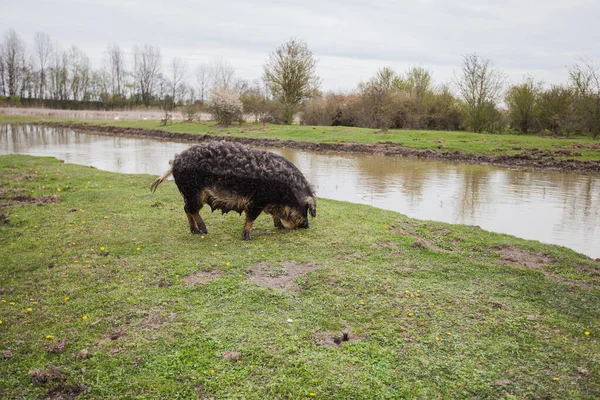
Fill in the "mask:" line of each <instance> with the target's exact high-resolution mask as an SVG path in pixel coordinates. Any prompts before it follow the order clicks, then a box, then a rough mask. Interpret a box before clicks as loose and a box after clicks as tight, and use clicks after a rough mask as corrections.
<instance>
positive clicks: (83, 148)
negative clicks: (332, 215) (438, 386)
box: [0, 125, 600, 258]
mask: <svg viewBox="0 0 600 400" xmlns="http://www.w3.org/2000/svg"><path fill="white" fill-rule="evenodd" d="M189 146H190V144H188V143H177V142H167V141H158V140H151V139H136V138H125V137H115V136H105V135H98V134H91V133H84V132H80V131H74V130H72V129H64V128H49V127H40V126H32V125H0V154H7V153H18V154H30V155H39V156H53V157H56V158H59V159H61V160H64V161H65V162H67V163H75V164H82V165H90V166H94V167H96V168H98V169H102V170H107V171H114V172H121V173H135V174H152V175H159V174H162V173H163V172H164V171H165V170H167V169H168V161H169V160H170V159H172V158H173V156H174V155H175V154H176V153H178V152H180V151H182V150H184V149H186V148H187V147H189ZM270 150H271V151H273V152H275V153H278V154H281V155H283V156H284V157H286V158H287V159H289V160H290V161H292V162H293V163H294V164H295V165H296V166H297V167H298V168H299V169H300V170H301V171H302V172H303V173H304V175H305V176H306V178H307V179H308V181H309V182H310V183H312V184H313V185H314V186H315V188H316V191H317V196H318V197H322V198H329V199H335V200H343V201H350V202H354V203H361V204H368V205H372V206H374V207H379V208H384V209H388V210H393V211H398V212H400V213H402V214H406V215H408V216H410V217H413V218H419V219H425V220H434V221H443V222H449V223H453V224H466V225H478V226H480V227H481V228H483V229H486V230H490V231H494V232H500V233H508V234H511V235H515V236H518V237H522V238H526V239H534V240H539V241H541V242H544V243H553V244H559V245H563V246H565V247H569V248H572V249H574V250H576V251H579V252H581V253H583V254H586V255H588V256H590V257H593V258H596V257H600V176H594V175H586V174H576V173H565V172H558V171H547V170H535V169H526V170H516V169H508V168H500V167H492V166H486V165H475V164H463V163H452V162H446V161H431V160H420V159H414V158H403V157H386V156H378V155H361V154H341V153H323V152H310V151H304V150H295V149H270ZM150 183H151V180H149V184H150Z"/></svg>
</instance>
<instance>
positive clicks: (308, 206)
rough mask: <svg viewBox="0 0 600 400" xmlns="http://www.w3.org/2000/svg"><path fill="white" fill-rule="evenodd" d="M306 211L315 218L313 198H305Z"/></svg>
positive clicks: (315, 203)
mask: <svg viewBox="0 0 600 400" xmlns="http://www.w3.org/2000/svg"><path fill="white" fill-rule="evenodd" d="M306 209H307V210H308V212H309V213H310V215H311V216H312V217H316V216H317V201H316V200H315V198H314V197H307V198H306Z"/></svg>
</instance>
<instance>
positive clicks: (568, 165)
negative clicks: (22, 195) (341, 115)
mask: <svg viewBox="0 0 600 400" xmlns="http://www.w3.org/2000/svg"><path fill="white" fill-rule="evenodd" d="M34 124H36V125H43V126H52V127H61V128H70V129H75V130H80V131H85V132H90V133H98V134H106V135H115V136H125V137H139V138H155V139H163V140H171V141H178V142H190V143H201V142H205V141H210V140H226V141H230V142H238V143H243V144H248V145H253V146H261V147H276V148H284V147H285V148H292V149H299V150H311V151H333V152H345V153H361V154H380V155H386V156H402V157H416V158H426V159H433V160H446V161H458V162H467V163H473V164H489V165H496V166H503V167H517V168H521V167H534V168H543V169H554V170H561V171H577V172H587V173H594V174H598V173H600V161H578V160H574V159H567V160H559V159H556V158H555V157H554V156H555V155H556V156H564V154H562V153H556V154H555V153H552V152H549V151H540V150H537V149H533V150H524V151H523V152H522V153H520V154H516V155H502V156H486V155H474V154H467V153H461V152H459V151H453V152H445V153H442V152H436V151H433V150H429V149H428V150H421V149H413V148H409V147H404V146H401V145H398V144H395V143H390V142H381V143H378V144H359V143H314V142H304V141H294V140H281V139H263V138H239V137H232V136H215V135H201V134H191V133H174V132H166V131H161V130H158V129H141V128H125V127H117V126H103V125H91V124H79V123H63V122H36V123H34Z"/></svg>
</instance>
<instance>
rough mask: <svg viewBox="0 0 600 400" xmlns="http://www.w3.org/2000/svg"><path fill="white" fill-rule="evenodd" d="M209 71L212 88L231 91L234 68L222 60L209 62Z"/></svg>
mask: <svg viewBox="0 0 600 400" xmlns="http://www.w3.org/2000/svg"><path fill="white" fill-rule="evenodd" d="M209 69H210V71H211V73H212V82H213V88H215V87H218V88H223V89H231V88H232V87H233V84H234V79H235V68H233V66H232V65H231V64H230V63H229V62H228V61H226V60H224V59H222V58H217V59H214V60H213V61H211V62H210V66H209Z"/></svg>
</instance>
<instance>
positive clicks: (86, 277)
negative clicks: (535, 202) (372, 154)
mask: <svg viewBox="0 0 600 400" xmlns="http://www.w3.org/2000/svg"><path fill="white" fill-rule="evenodd" d="M175 127H176V126H173V127H170V128H169V129H175ZM289 129H290V130H293V129H294V127H290V128H289ZM154 178H155V177H153V176H145V175H122V174H115V173H109V172H103V171H99V170H96V169H93V168H90V167H83V166H76V165H68V164H62V163H60V162H59V161H57V160H55V159H53V158H35V157H28V156H16V155H8V156H0V298H1V301H2V302H1V303H0V320H1V321H2V323H1V324H0V338H1V341H0V398H3V399H16V398H20V399H36V398H44V397H45V396H46V397H47V398H59V397H57V396H63V397H60V398H75V396H77V395H79V396H80V397H79V398H89V399H97V398H114V399H117V398H147V399H155V398H165V399H177V398H184V399H195V398H216V399H223V398H240V399H277V398H294V399H298V398H322V399H349V398H352V399H374V398H378V399H397V398H422V399H436V398H439V399H450V398H457V399H464V398H477V399H485V398H490V399H499V398H501V399H515V398H519V399H521V398H522V399H533V398H539V399H542V398H544V399H567V398H568V399H596V398H600V368H599V365H600V364H599V363H600V343H599V342H598V335H599V334H600V290H599V285H598V284H599V270H600V263H598V262H596V261H593V260H591V259H589V258H587V257H585V256H583V255H580V254H578V253H575V252H573V251H571V250H568V249H565V248H561V247H560V246H551V245H544V244H540V243H538V242H533V241H526V240H521V239H517V238H514V237H511V236H508V235H500V234H494V233H489V232H486V231H483V230H481V229H478V228H476V227H467V226H459V225H448V224H443V223H434V222H427V221H419V220H414V219H410V218H407V217H405V216H403V215H400V214H398V213H394V212H389V211H384V210H378V209H375V208H372V207H369V206H363V205H354V204H349V203H344V202H337V201H331V200H324V199H319V201H318V216H317V217H316V218H315V219H314V220H313V221H312V222H311V228H310V229H308V230H298V231H280V230H276V229H275V228H274V227H273V225H272V221H271V219H270V218H267V217H266V216H261V217H259V218H258V220H257V221H256V223H255V228H256V231H255V232H254V235H253V240H252V241H250V242H244V241H242V240H241V229H242V225H243V218H241V217H239V216H238V215H237V214H228V215H225V216H222V215H220V213H215V214H211V213H210V212H209V210H203V212H202V213H203V216H204V217H205V221H206V223H207V226H208V230H209V233H208V234H207V235H204V236H198V235H192V234H190V233H189V231H188V228H187V220H186V217H185V214H184V213H183V210H182V206H183V204H182V200H181V197H180V195H179V193H178V192H177V189H176V187H175V185H174V183H173V182H172V181H169V182H168V183H166V184H164V185H163V186H161V187H160V188H159V189H158V191H157V192H156V193H154V194H153V193H150V191H149V185H150V183H151V182H152V181H153V179H154ZM415 243H416V244H415ZM51 396H55V397H51Z"/></svg>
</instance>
